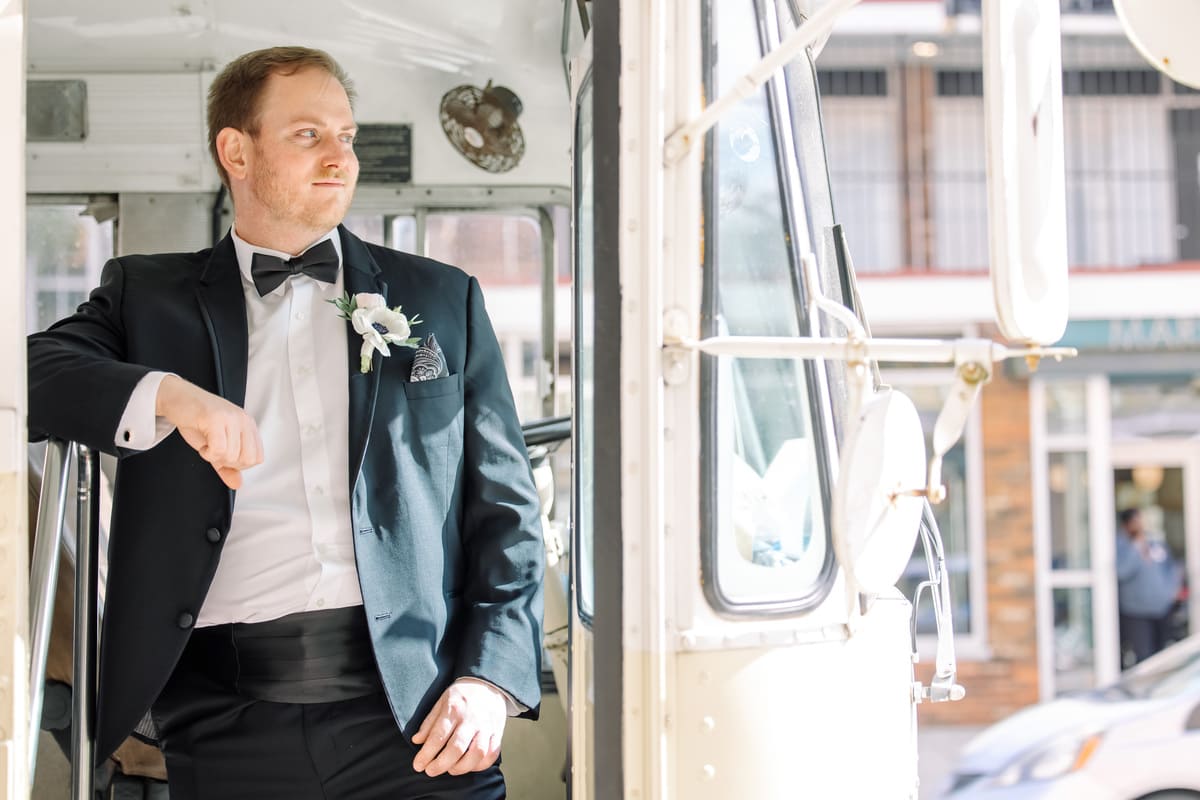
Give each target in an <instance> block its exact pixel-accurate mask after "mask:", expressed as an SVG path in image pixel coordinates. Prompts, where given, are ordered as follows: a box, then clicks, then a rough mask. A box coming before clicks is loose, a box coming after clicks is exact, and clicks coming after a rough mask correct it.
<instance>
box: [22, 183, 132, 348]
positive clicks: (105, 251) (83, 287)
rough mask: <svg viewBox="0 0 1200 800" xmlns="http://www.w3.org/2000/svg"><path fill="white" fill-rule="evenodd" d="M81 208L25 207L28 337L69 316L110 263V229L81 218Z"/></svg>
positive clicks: (111, 237) (97, 282) (66, 206)
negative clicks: (105, 266) (108, 262)
mask: <svg viewBox="0 0 1200 800" xmlns="http://www.w3.org/2000/svg"><path fill="white" fill-rule="evenodd" d="M85 210H86V207H85V206H83V205H37V204H33V205H29V206H27V208H26V211H25V249H26V262H27V264H28V270H29V271H28V274H27V278H26V280H27V282H28V286H27V295H26V297H27V299H26V328H27V329H28V331H29V332H30V333H32V332H34V331H38V330H44V329H45V328H47V327H49V326H50V324H51V323H53V322H55V321H56V320H59V319H61V318H62V317H65V316H67V315H68V314H70V313H72V312H73V311H74V310H75V308H76V307H77V306H78V305H79V304H80V303H81V302H83V300H84V298H85V297H86V296H87V293H88V292H89V291H90V290H91V289H92V288H94V287H95V286H96V285H97V284H99V283H100V270H101V269H102V268H103V266H104V263H105V262H106V261H108V259H110V258H112V257H113V223H112V221H111V220H110V221H107V222H102V223H98V222H96V220H95V218H93V217H90V216H82V214H83V213H84V211H85Z"/></svg>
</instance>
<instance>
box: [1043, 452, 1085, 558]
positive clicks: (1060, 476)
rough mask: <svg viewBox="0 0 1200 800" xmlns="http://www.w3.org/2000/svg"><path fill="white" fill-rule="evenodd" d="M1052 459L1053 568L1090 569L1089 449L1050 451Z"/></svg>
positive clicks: (1051, 515) (1051, 523)
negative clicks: (1084, 451)
mask: <svg viewBox="0 0 1200 800" xmlns="http://www.w3.org/2000/svg"><path fill="white" fill-rule="evenodd" d="M1049 461H1050V465H1049V469H1048V470H1047V473H1046V478H1047V482H1048V483H1049V484H1050V568H1051V569H1088V568H1090V567H1091V563H1092V554H1091V534H1090V527H1089V524H1088V475H1087V472H1088V471H1087V466H1088V465H1087V453H1051V454H1050V459H1049Z"/></svg>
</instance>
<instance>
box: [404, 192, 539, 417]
mask: <svg viewBox="0 0 1200 800" xmlns="http://www.w3.org/2000/svg"><path fill="white" fill-rule="evenodd" d="M425 254H426V255H427V256H429V257H430V258H434V259H437V260H438V261H444V262H446V263H447V264H455V265H457V266H459V267H461V268H462V269H464V270H466V271H467V272H469V273H470V274H472V275H474V276H475V278H476V279H478V281H479V285H480V287H481V288H482V289H483V296H484V301H485V302H486V303H487V306H488V314H489V315H490V316H491V319H492V325H494V326H495V328H496V336H497V337H498V338H499V339H500V346H501V347H502V348H503V350H504V366H505V369H506V370H507V372H508V381H509V383H510V384H511V385H512V391H513V397H514V399H515V400H516V402H517V414H518V415H519V416H520V418H521V421H522V422H528V421H530V420H534V419H538V418H540V417H542V416H544V414H543V413H542V399H541V395H540V387H539V385H538V379H537V374H536V372H534V373H533V374H526V373H525V371H524V370H523V369H522V360H523V356H522V352H523V349H524V345H525V343H526V342H534V343H540V342H541V337H542V314H541V307H542V302H543V298H542V270H543V269H544V264H543V254H542V231H541V227H540V226H539V225H538V219H537V217H536V216H534V215H533V214H526V213H488V212H457V211H456V212H446V213H442V212H430V213H429V214H428V215H427V216H426V217H425Z"/></svg>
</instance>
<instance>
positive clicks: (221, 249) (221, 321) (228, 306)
mask: <svg viewBox="0 0 1200 800" xmlns="http://www.w3.org/2000/svg"><path fill="white" fill-rule="evenodd" d="M196 300H197V302H198V303H199V306H200V315H201V316H202V317H203V318H204V327H205V328H206V329H207V330H208V338H209V342H210V344H211V345H212V353H213V364H214V365H215V366H216V372H217V376H216V377H217V394H219V395H221V397H224V398H225V399H226V400H228V401H229V402H231V403H233V404H234V405H237V406H245V404H246V362H247V359H248V351H249V334H248V332H247V330H246V296H245V294H243V292H242V274H241V272H240V271H239V270H238V263H237V253H236V252H235V251H234V248H233V239H231V238H230V237H229V235H228V234H226V235H225V238H224V239H222V240H221V241H220V242H218V243H217V246H216V247H214V248H213V251H212V255H211V256H209V259H208V264H207V265H205V267H204V272H202V273H201V274H200V284H199V286H197V287H196ZM233 498H234V492H233V490H232V489H230V490H229V513H230V515H231V516H232V514H233Z"/></svg>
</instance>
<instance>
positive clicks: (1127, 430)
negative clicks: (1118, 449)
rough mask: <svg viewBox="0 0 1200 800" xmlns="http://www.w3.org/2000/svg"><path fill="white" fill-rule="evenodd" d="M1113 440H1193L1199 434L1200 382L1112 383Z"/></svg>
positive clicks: (1188, 380) (1180, 380)
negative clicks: (1180, 438) (1183, 438)
mask: <svg viewBox="0 0 1200 800" xmlns="http://www.w3.org/2000/svg"><path fill="white" fill-rule="evenodd" d="M1110 397H1111V400H1112V434H1113V436H1114V437H1126V436H1128V437H1135V436H1185V437H1191V436H1194V435H1195V433H1196V431H1197V430H1200V382H1198V381H1196V380H1194V379H1193V378H1192V376H1187V377H1186V378H1181V379H1179V380H1175V381H1169V382H1168V381H1164V382H1162V383H1113V385H1112V390H1111V394H1110Z"/></svg>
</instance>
